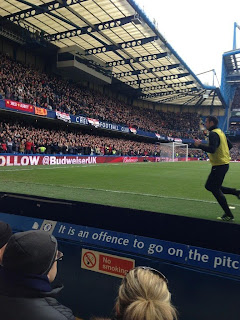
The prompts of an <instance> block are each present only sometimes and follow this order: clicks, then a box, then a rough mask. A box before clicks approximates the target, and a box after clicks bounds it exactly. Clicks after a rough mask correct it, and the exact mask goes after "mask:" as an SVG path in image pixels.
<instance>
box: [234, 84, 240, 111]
mask: <svg viewBox="0 0 240 320" xmlns="http://www.w3.org/2000/svg"><path fill="white" fill-rule="evenodd" d="M232 109H239V110H240V88H237V89H236V91H235V94H234V98H233V102H232Z"/></svg>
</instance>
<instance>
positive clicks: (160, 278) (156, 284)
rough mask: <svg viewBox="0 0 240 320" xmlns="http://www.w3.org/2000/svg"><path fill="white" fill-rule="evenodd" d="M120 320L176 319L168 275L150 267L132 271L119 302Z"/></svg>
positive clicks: (124, 281) (123, 282) (129, 273)
mask: <svg viewBox="0 0 240 320" xmlns="http://www.w3.org/2000/svg"><path fill="white" fill-rule="evenodd" d="M115 309H116V319H117V320H174V319H177V312H176V309H175V308H174V306H173V305H172V304H171V293H170V292H169V290H168V281H167V278H166V277H165V276H164V275H163V274H162V273H161V272H159V271H158V270H156V269H153V268H150V267H136V268H134V269H132V270H130V271H129V272H128V273H127V275H126V277H125V278H124V279H123V280H122V283H121V285H120V287H119V291H118V297H117V301H116V305H115Z"/></svg>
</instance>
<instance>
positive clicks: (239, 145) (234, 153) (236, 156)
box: [230, 142, 240, 161]
mask: <svg viewBox="0 0 240 320" xmlns="http://www.w3.org/2000/svg"><path fill="white" fill-rule="evenodd" d="M232 145H233V147H232V149H231V150H230V154H231V159H232V160H233V161H235V160H238V161H240V142H233V143H232Z"/></svg>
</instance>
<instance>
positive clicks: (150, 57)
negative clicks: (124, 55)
mask: <svg viewBox="0 0 240 320" xmlns="http://www.w3.org/2000/svg"><path fill="white" fill-rule="evenodd" d="M167 55H168V53H167V52H163V53H158V54H152V55H147V56H142V57H137V58H131V59H123V60H116V61H111V62H108V63H106V67H112V66H113V67H114V66H120V65H123V64H130V63H141V62H144V61H150V60H157V59H161V58H164V57H167Z"/></svg>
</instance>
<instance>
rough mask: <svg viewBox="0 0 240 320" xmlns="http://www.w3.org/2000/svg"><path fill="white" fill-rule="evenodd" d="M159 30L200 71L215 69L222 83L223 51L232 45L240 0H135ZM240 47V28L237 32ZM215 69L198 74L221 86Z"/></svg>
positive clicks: (186, 60)
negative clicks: (214, 74)
mask: <svg viewBox="0 0 240 320" xmlns="http://www.w3.org/2000/svg"><path fill="white" fill-rule="evenodd" d="M135 2H136V3H137V4H138V5H139V7H140V8H141V9H144V11H145V13H146V14H147V16H148V17H149V18H150V20H151V21H153V19H155V21H156V23H157V27H158V30H159V32H160V33H161V34H162V35H163V36H164V38H165V39H166V40H167V42H169V44H170V45H171V46H172V47H173V49H174V50H175V51H176V52H177V53H178V55H179V56H180V57H181V58H182V60H183V61H184V62H185V63H186V64H187V65H188V67H189V68H190V69H191V70H192V71H193V72H194V73H195V74H196V75H197V74H199V73H202V72H206V71H208V70H212V69H215V70H216V74H217V78H218V81H219V83H221V69H222V54H223V53H224V52H226V51H230V50H232V49H233V29H234V27H233V26H234V22H237V23H238V24H239V25H240V0H227V1H220V0H200V1H196V0H181V1H180V0H171V1H169V0H165V1H163V0H135ZM236 39H237V48H239V47H240V30H238V29H237V33H236ZM217 78H216V77H213V72H209V73H206V74H204V75H199V79H200V80H201V81H202V82H203V83H205V84H208V85H215V86H218V81H217Z"/></svg>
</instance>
